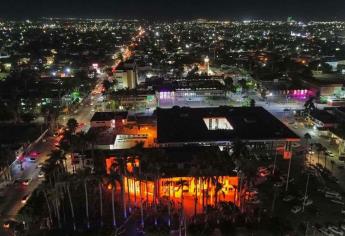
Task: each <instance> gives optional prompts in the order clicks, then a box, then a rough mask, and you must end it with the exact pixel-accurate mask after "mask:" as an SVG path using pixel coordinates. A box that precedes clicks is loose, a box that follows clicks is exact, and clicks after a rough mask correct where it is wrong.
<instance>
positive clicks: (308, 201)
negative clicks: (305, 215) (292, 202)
mask: <svg viewBox="0 0 345 236" xmlns="http://www.w3.org/2000/svg"><path fill="white" fill-rule="evenodd" d="M303 204H304V206H310V205H311V204H313V200H311V199H307V200H306V201H305V202H304V203H303Z"/></svg>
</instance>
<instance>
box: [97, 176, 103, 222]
mask: <svg viewBox="0 0 345 236" xmlns="http://www.w3.org/2000/svg"><path fill="white" fill-rule="evenodd" d="M98 190H99V208H100V219H101V227H103V197H102V183H101V182H99V183H98Z"/></svg>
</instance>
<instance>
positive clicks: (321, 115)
mask: <svg viewBox="0 0 345 236" xmlns="http://www.w3.org/2000/svg"><path fill="white" fill-rule="evenodd" d="M310 116H311V117H312V118H313V119H315V120H318V121H320V122H322V123H323V124H335V123H337V122H336V121H337V119H336V117H335V116H334V115H332V114H331V113H329V112H328V111H326V110H317V109H315V110H314V111H312V112H310Z"/></svg>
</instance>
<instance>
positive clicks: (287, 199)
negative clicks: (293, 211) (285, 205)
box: [283, 195, 295, 202]
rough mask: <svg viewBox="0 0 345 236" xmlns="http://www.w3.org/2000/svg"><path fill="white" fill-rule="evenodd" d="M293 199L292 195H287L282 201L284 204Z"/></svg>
mask: <svg viewBox="0 0 345 236" xmlns="http://www.w3.org/2000/svg"><path fill="white" fill-rule="evenodd" d="M294 199H295V197H294V196H292V195H287V196H285V197H284V198H283V201H284V202H291V201H292V200H294Z"/></svg>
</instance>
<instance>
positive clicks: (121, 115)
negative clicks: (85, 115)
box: [91, 111, 128, 122]
mask: <svg viewBox="0 0 345 236" xmlns="http://www.w3.org/2000/svg"><path fill="white" fill-rule="evenodd" d="M127 116H128V112H127V111H121V112H95V114H94V115H93V116H92V118H91V122H92V121H108V120H114V119H115V120H117V119H126V118H127Z"/></svg>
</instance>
